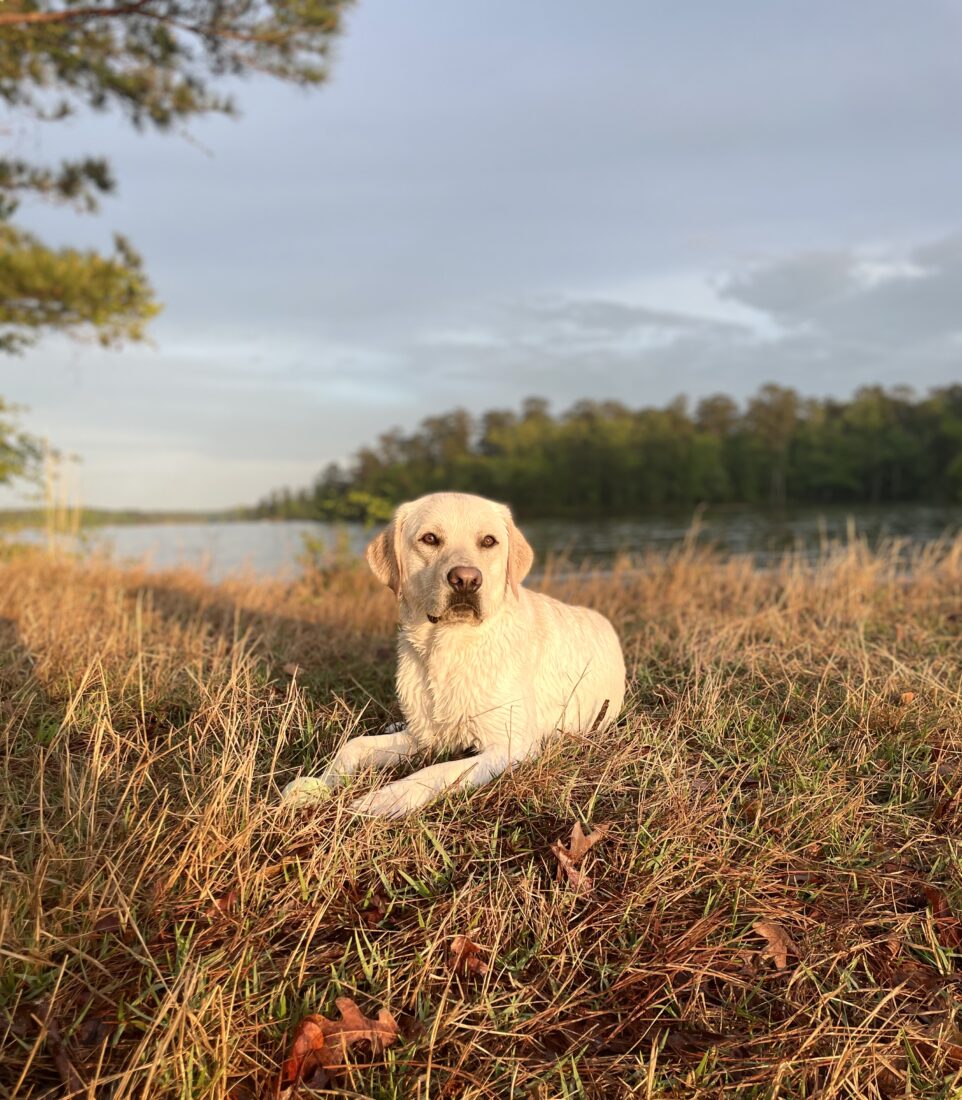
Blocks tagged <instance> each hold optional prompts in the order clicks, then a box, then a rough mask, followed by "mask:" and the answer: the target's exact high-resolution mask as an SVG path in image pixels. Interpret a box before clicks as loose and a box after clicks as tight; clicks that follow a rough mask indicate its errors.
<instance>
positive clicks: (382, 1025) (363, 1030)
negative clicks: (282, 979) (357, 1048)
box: [278, 997, 398, 1096]
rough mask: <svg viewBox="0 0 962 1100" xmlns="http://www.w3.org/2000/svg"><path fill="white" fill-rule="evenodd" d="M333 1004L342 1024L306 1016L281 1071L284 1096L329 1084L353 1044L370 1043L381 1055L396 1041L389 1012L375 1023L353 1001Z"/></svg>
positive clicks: (395, 1028) (382, 1013)
mask: <svg viewBox="0 0 962 1100" xmlns="http://www.w3.org/2000/svg"><path fill="white" fill-rule="evenodd" d="M334 1003H335V1004H336V1005H337V1010H338V1012H339V1013H340V1014H341V1018H340V1020H328V1019H327V1018H326V1017H325V1016H305V1017H304V1019H303V1020H301V1022H300V1025H299V1027H298V1029H297V1033H296V1034H295V1036H294V1043H293V1045H292V1046H291V1053H290V1054H289V1055H288V1057H287V1059H286V1060H285V1062H284V1064H283V1066H282V1067H281V1075H280V1081H279V1086H278V1088H279V1094H280V1095H281V1096H284V1095H289V1093H288V1092H287V1090H292V1089H293V1088H294V1087H295V1086H296V1085H297V1084H299V1083H300V1082H304V1083H305V1084H320V1086H321V1087H323V1086H324V1084H326V1083H327V1081H328V1080H329V1076H328V1074H327V1073H326V1071H327V1070H337V1069H340V1068H341V1067H343V1066H344V1065H345V1064H346V1061H347V1051H348V1047H350V1046H352V1045H353V1044H354V1043H362V1042H363V1043H370V1045H371V1048H372V1050H373V1051H374V1053H375V1054H380V1053H381V1051H382V1050H384V1049H385V1048H386V1047H389V1046H391V1044H392V1043H394V1042H396V1041H397V1037H398V1026H397V1023H396V1022H395V1020H394V1017H393V1016H392V1015H391V1013H390V1012H388V1010H387V1009H386V1008H382V1009H380V1011H379V1012H378V1014H377V1019H376V1020H372V1019H370V1018H368V1017H367V1016H365V1015H364V1013H363V1012H361V1010H360V1009H359V1008H358V1007H357V1005H356V1004H355V1002H354V1001H352V1000H351V998H350V997H338V998H337V1000H336V1001H335V1002H334ZM318 1078H320V1080H319V1081H318ZM280 1090H284V1091H280Z"/></svg>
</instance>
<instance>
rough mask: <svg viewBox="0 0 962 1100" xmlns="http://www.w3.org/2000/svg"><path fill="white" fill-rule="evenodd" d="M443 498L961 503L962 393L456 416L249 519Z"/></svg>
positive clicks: (531, 511) (579, 502)
mask: <svg viewBox="0 0 962 1100" xmlns="http://www.w3.org/2000/svg"><path fill="white" fill-rule="evenodd" d="M442 489H455V490H460V491H463V492H471V493H479V494H481V495H483V496H488V497H493V498H495V499H500V500H504V501H507V502H509V503H510V504H512V505H513V506H514V507H515V508H516V509H517V510H518V511H519V512H520V513H521V514H522V515H524V516H556V517H563V516H568V515H596V516H630V515H633V514H638V513H643V512H647V511H655V510H658V509H669V508H673V507H685V506H691V505H695V504H698V503H702V502H706V503H743V504H753V505H775V506H783V505H786V504H792V503H825V504H830V503H837V504H847V503H853V504H854V503H862V502H865V503H869V502H870V503H875V504H880V503H886V502H899V501H933V502H936V501H942V502H948V501H962V385H954V386H947V387H943V388H940V389H934V390H932V391H930V392H929V393H928V394H927V395H926V396H924V397H921V396H917V395H916V394H915V393H914V392H913V391H912V390H910V389H909V388H907V387H897V388H894V389H889V390H886V389H884V388H882V387H881V386H869V387H865V388H863V389H860V390H858V391H857V392H856V393H855V394H854V396H853V397H851V398H850V399H849V400H837V399H835V398H808V397H802V396H801V395H800V394H798V393H797V392H796V391H795V390H792V389H787V388H785V387H783V386H777V385H772V384H769V385H766V386H763V387H762V388H761V389H760V390H759V391H758V392H757V393H756V394H755V395H754V396H753V397H751V398H750V399H749V400H748V401H746V402H745V403H744V404H743V405H739V403H738V402H736V401H735V400H733V399H732V398H731V397H727V396H724V395H721V394H718V395H714V396H711V397H706V398H704V399H702V400H700V401H698V402H697V403H696V404H695V405H694V406H692V405H691V404H690V403H689V402H688V401H687V400H686V399H685V398H681V397H680V398H677V399H676V400H674V401H672V402H671V403H670V404H669V405H667V406H666V407H664V408H641V409H631V408H628V407H627V406H626V405H623V404H621V403H619V402H615V401H603V402H598V401H587V400H585V401H579V402H577V403H576V404H575V405H573V406H572V407H571V408H570V409H568V410H567V411H566V412H563V413H561V414H560V415H552V413H551V411H550V409H549V405H548V402H547V401H545V400H543V399H542V398H529V399H528V400H526V401H525V402H524V403H523V405H522V406H521V409H520V410H519V411H517V412H515V411H513V410H510V409H495V410H492V411H490V412H486V413H483V414H482V415H481V416H478V417H475V416H472V415H471V414H470V413H468V412H466V411H465V410H464V409H456V410H454V411H453V412H449V413H446V414H444V415H441V416H430V417H427V418H426V419H425V420H423V421H422V423H421V425H420V427H419V428H418V429H417V430H416V431H414V432H412V433H410V434H405V433H404V432H402V431H400V430H398V429H394V430H392V431H389V432H385V433H384V434H383V435H381V436H380V438H379V439H378V440H377V442H376V443H375V444H373V445H371V446H366V447H362V448H361V449H360V450H359V451H358V452H357V454H356V455H355V456H354V458H353V459H352V461H351V462H350V463H348V464H346V465H338V464H331V465H329V466H327V467H326V469H324V470H323V471H322V472H321V474H320V475H319V476H318V478H317V479H316V480H315V482H314V484H313V485H311V486H310V487H309V488H306V489H302V490H300V491H291V490H280V491H277V492H273V493H271V494H270V495H269V496H268V497H267V498H265V499H264V500H262V501H261V502H260V503H259V504H258V505H257V506H256V508H254V509H253V510H252V514H253V515H256V516H265V517H277V518H292V519H293V518H305V519H308V518H310V519H313V518H316V519H334V518H339V519H362V520H368V519H369V520H378V519H382V518H384V517H385V516H386V515H388V514H389V513H390V509H391V507H392V506H393V505H394V504H396V503H397V502H399V501H402V500H407V499H410V498H412V497H416V496H419V495H421V494H422V493H428V492H433V491H436V490H442Z"/></svg>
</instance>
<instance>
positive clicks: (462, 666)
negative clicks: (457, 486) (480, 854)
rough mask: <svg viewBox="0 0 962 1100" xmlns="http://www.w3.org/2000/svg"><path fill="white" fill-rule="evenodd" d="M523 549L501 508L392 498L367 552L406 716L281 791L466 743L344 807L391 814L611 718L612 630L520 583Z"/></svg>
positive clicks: (479, 501)
mask: <svg viewBox="0 0 962 1100" xmlns="http://www.w3.org/2000/svg"><path fill="white" fill-rule="evenodd" d="M431 536H434V539H436V540H437V544H436V545H433V544H431V543H432V539H431ZM492 540H494V542H493V545H491V542H492ZM533 557H534V555H533V553H532V551H531V547H530V546H529V545H528V543H527V541H526V540H525V538H524V536H523V535H522V534H521V532H520V531H519V530H518V529H517V528H516V527H515V525H514V521H513V520H512V518H511V513H510V511H509V510H508V509H507V508H506V507H505V506H504V505H502V504H495V503H493V502H492V501H489V500H484V499H483V498H481V497H475V496H468V495H466V494H463V493H433V494H431V495H430V496H426V497H422V498H421V499H420V500H416V501H413V502H412V503H410V504H403V505H401V507H400V508H398V510H397V513H396V514H395V516H394V519H393V520H392V521H391V523H390V524H389V525H388V527H387V528H386V529H385V530H384V531H383V532H382V533H381V534H380V535H379V536H378V537H377V538H376V539H375V540H374V541H373V542H372V543H371V545H370V546H369V547H368V550H367V559H368V562H369V563H370V565H371V568H372V570H373V571H374V573H375V574H376V575H377V576H378V578H379V579H380V580H382V581H383V582H384V583H385V584H387V585H389V586H390V587H391V589H392V591H393V592H394V593H395V594H396V596H397V598H398V610H399V617H400V636H399V642H398V672H397V687H398V696H399V698H400V702H401V710H402V711H403V712H404V718H405V725H404V726H403V727H400V728H391V729H389V730H388V732H386V733H383V734H380V735H378V736H373V737H355V738H353V739H352V740H350V741H347V742H346V743H345V744H344V745H343V746H342V748H341V749H340V750H339V751H338V752H337V753H336V755H335V756H334V759H333V760H332V761H331V763H330V765H329V766H328V767H327V769H326V770H325V771H324V773H323V774H322V775H321V776H319V777H317V778H309V777H303V778H301V779H295V780H294V782H293V783H290V784H288V786H287V787H286V788H285V789H284V794H283V798H284V801H285V802H286V803H288V804H291V805H296V806H303V805H309V804H311V803H313V802H316V801H319V800H320V799H321V798H323V797H325V796H326V794H327V793H328V792H329V791H330V789H331V788H332V787H334V786H335V785H336V784H337V783H338V782H339V781H340V780H341V779H343V778H344V777H346V776H349V775H352V774H354V773H356V772H358V771H361V770H363V769H365V768H367V767H370V766H372V765H377V766H386V765H391V764H396V763H398V762H399V761H401V760H407V759H410V758H414V757H421V756H431V755H438V754H440V753H451V752H458V751H472V750H473V751H474V752H475V754H476V755H473V756H469V757H466V758H464V759H460V760H450V761H447V762H445V763H440V764H433V765H431V766H430V767H426V768H422V769H421V770H420V771H416V772H414V773H413V774H411V775H409V776H406V777H405V778H403V779H399V780H397V781H395V782H393V783H388V784H387V785H386V786H383V787H380V788H379V789H376V790H374V791H372V792H371V793H370V794H368V795H365V796H364V797H363V798H360V799H358V800H357V801H356V802H354V803H353V805H352V808H353V809H354V810H355V811H356V812H358V813H363V814H372V815H376V816H380V817H397V816H401V815H402V814H405V813H408V812H410V811H412V810H416V809H417V808H418V807H420V806H424V805H425V804H426V803H428V802H430V801H431V800H432V799H434V798H436V797H437V796H438V795H439V794H441V792H442V791H445V790H448V789H451V788H467V787H474V786H478V785H479V784H481V783H486V782H488V780H490V779H492V778H493V777H494V776H496V775H499V774H500V773H501V772H503V771H504V770H505V769H506V768H509V767H511V766H512V765H513V764H516V763H517V762H518V761H521V760H525V759H529V758H530V757H532V756H535V755H537V753H538V752H539V751H540V749H541V745H542V742H543V741H544V739H545V738H546V737H550V736H552V735H554V734H556V733H562V734H563V733H577V732H587V731H588V730H591V729H592V728H593V726H594V725H595V724H596V723H597V724H598V727H599V728H604V727H605V726H607V725H609V724H610V723H611V722H613V721H614V720H615V719H616V718H617V716H618V713H619V711H620V710H621V705H622V702H623V700H624V695H625V663H624V658H623V657H622V653H621V646H620V644H619V642H618V638H617V635H616V634H615V632H614V629H613V628H612V626H611V624H610V623H609V622H608V620H607V619H606V618H604V616H602V615H599V614H598V612H596V611H591V610H589V609H588V608H585V607H571V606H569V605H568V604H564V603H560V602H559V601H558V600H554V599H552V598H551V597H550V596H545V595H541V594H540V593H537V592H529V591H528V590H527V589H526V588H524V587H523V586H522V584H521V582H522V581H523V579H524V577H525V575H526V574H527V572H528V570H529V569H530V568H531V563H532V561H533ZM458 566H468V567H472V568H474V569H478V570H480V572H481V575H482V581H481V586H480V588H479V589H478V590H477V592H476V594H475V597H476V598H475V600H474V602H473V605H472V601H471V599H470V597H465V596H464V595H463V594H459V593H457V592H455V591H454V590H453V589H452V587H451V585H450V583H449V581H448V574H449V572H450V570H451V569H452V568H455V567H458ZM452 604H453V605H454V606H452ZM459 604H460V606H459Z"/></svg>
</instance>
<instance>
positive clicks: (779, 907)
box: [0, 543, 962, 1100]
mask: <svg viewBox="0 0 962 1100" xmlns="http://www.w3.org/2000/svg"><path fill="white" fill-rule="evenodd" d="M542 583H543V586H544V587H546V588H548V589H549V590H552V591H554V592H556V593H557V594H559V595H561V596H563V597H565V598H569V599H575V600H578V601H583V602H586V603H590V604H592V605H593V606H596V607H598V608H599V609H601V610H602V611H604V612H605V613H606V614H608V615H610V616H611V618H612V619H613V621H614V622H615V624H616V625H617V627H618V629H619V630H620V632H621V633H622V636H623V638H624V641H625V648H626V654H627V658H628V665H629V670H630V675H631V678H632V686H631V691H630V696H629V701H628V704H627V707H626V711H625V713H624V714H623V716H622V719H621V721H620V722H619V723H618V725H617V728H615V729H613V730H611V731H609V732H607V733H605V734H604V735H601V736H599V735H586V736H585V737H583V738H582V739H580V740H578V741H575V742H568V743H567V744H560V745H556V746H554V747H553V748H551V749H550V750H549V751H548V752H547V753H546V754H545V755H544V756H543V757H542V758H541V759H539V760H538V761H537V762H535V763H532V764H530V765H527V766H525V767H523V768H520V769H518V770H517V771H516V772H515V773H514V774H512V775H510V776H506V777H504V778H503V779H502V780H500V781H499V782H497V783H495V784H493V785H492V786H490V787H488V788H485V789H483V790H481V791H479V792H477V793H475V794H473V795H471V796H470V797H469V798H466V797H464V796H459V797H458V798H456V799H454V800H451V801H448V802H446V803H441V804H439V805H437V806H436V807H434V808H432V809H430V810H429V811H428V812H427V813H426V814H424V815H423V816H421V817H420V818H417V819H414V820H410V821H407V822H404V823H401V824H398V825H384V824H383V823H378V822H358V821H355V820H351V819H350V818H349V817H348V816H347V815H346V813H345V812H344V809H343V807H344V805H345V803H346V798H345V797H341V798H339V799H337V800H335V801H333V802H332V803H330V804H329V805H327V806H325V807H324V808H323V809H322V810H320V811H318V812H316V813H313V814H309V815H302V816H299V817H291V816H290V815H285V814H282V813H280V812H279V811H278V810H277V808H276V797H277V792H278V787H279V785H282V784H283V783H284V782H286V781H287V780H288V779H289V778H291V777H292V776H293V775H294V774H296V773H297V771H298V770H299V769H301V768H316V767H318V766H319V765H320V764H321V762H322V761H323V760H324V759H325V757H326V756H327V755H328V754H329V753H330V751H331V749H332V748H333V747H334V746H335V745H336V744H337V743H338V741H339V740H340V739H341V738H343V737H345V736H348V735H351V734H354V733H358V732H365V731H373V730H376V729H378V728H379V727H381V726H382V725H383V724H384V723H385V722H386V721H388V720H390V719H392V718H394V717H396V716H397V711H396V709H395V703H394V701H393V695H392V676H393V655H392V633H393V626H392V624H393V608H392V602H391V598H390V594H389V593H388V592H386V591H384V590H381V589H379V588H378V587H377V585H376V584H375V582H374V581H373V580H372V579H370V578H368V576H367V575H366V573H364V572H363V571H360V570H359V571H356V572H351V571H350V570H347V571H340V572H334V573H330V574H327V575H323V576H322V575H317V576H308V577H307V578H305V580H304V581H303V582H302V583H299V584H298V585H297V586H295V587H290V586H284V587H282V586H280V585H279V584H254V583H241V582H237V583H230V584H225V585H222V586H219V587H211V586H209V585H207V584H205V583H204V582H203V581H202V579H200V578H199V577H197V576H195V575H192V574H190V573H184V572H181V573H170V574H166V575H161V576H158V575H152V574H147V573H138V572H121V571H119V570H117V569H115V568H113V567H109V566H105V565H100V564H91V565H89V566H88V567H85V568H81V567H80V566H78V565H76V564H74V563H71V562H69V561H54V560H49V559H46V558H43V557H41V556H34V555H30V554H27V555H21V556H19V557H17V558H15V559H12V560H10V561H9V562H8V563H7V564H5V565H3V566H0V731H2V741H0V845H2V849H0V880H2V897H0V943H2V951H3V964H2V975H0V998H2V1005H3V1015H2V1019H0V1034H2V1047H0V1093H2V1094H3V1095H5V1096H6V1095H16V1096H23V1097H40V1096H65V1095H69V1094H70V1091H69V1090H70V1089H71V1088H72V1089H73V1090H74V1092H73V1095H77V1096H83V1095H89V1096H94V1095H96V1097H97V1098H98V1100H99V1098H100V1097H104V1096H108V1097H116V1098H125V1097H151V1098H153V1097H163V1098H166V1097H171V1098H174V1097H176V1098H187V1097H198V1098H199V1097H211V1098H224V1097H231V1098H233V1100H241V1098H251V1097H260V1096H268V1095H274V1094H276V1091H277V1090H276V1088H274V1085H275V1084H276V1081H277V1072H278V1067H279V1065H280V1063H281V1061H282V1060H283V1059H284V1057H285V1056H286V1055H287V1053H288V1051H289V1049H290V1045H291V1042H292V1039H293V1036H294V1033H295V1030H296V1027H297V1024H298V1022H299V1021H300V1020H301V1019H302V1017H304V1016H305V1014H310V1013H317V1014H323V1015H325V1016H329V1017H333V1016H336V1012H335V1009H334V1000H335V998H336V997H344V996H346V997H350V998H352V999H353V1000H354V1001H356V1002H357V1004H358V1005H359V1006H360V1008H361V1009H362V1010H363V1011H364V1012H365V1013H366V1014H367V1015H368V1016H376V1014H377V1011H378V1010H379V1009H386V1010H387V1011H389V1012H390V1013H391V1014H392V1016H393V1018H394V1020H395V1021H396V1022H397V1025H398V1028H399V1031H400V1036H399V1039H398V1041H397V1042H396V1043H395V1044H394V1045H392V1046H391V1047H390V1048H389V1049H387V1050H386V1051H384V1052H382V1053H372V1051H371V1050H370V1049H366V1048H365V1046H364V1045H363V1044H358V1045H357V1046H356V1047H355V1048H353V1051H352V1054H351V1059H352V1064H351V1065H350V1067H348V1068H347V1069H345V1070H343V1071H340V1072H334V1073H332V1074H331V1075H330V1079H329V1081H328V1083H327V1086H326V1087H327V1089H328V1090H332V1089H335V1088H336V1089H340V1090H346V1094H347V1095H355V1096H370V1097H399V1098H400V1097H423V1098H426V1097H476V1098H481V1097H485V1098H487V1097H491V1098H494V1097H508V1096H519V1097H531V1098H541V1100H548V1098H554V1097H574V1096H589V1097H619V1096H627V1095H637V1096H651V1097H667V1096H696V1095H698V1096H710V1097H714V1096H722V1095H730V1096H746V1097H748V1096H757V1097H774V1096H780V1097H815V1096H818V1097H821V1098H826V1097H834V1096H843V1097H881V1096H919V1097H921V1096H926V1097H940V1096H944V1097H949V1096H954V1095H957V1093H958V1089H959V1087H960V1083H962V1035H960V1034H959V1031H958V1030H957V1027H956V1022H955V1016H956V1010H957V1007H958V1004H959V990H960V986H959V984H958V975H957V964H958V961H959V954H960V944H962V926H960V924H959V921H958V920H957V918H956V916H955V914H956V913H959V914H962V880H960V867H959V845H958V841H957V840H956V839H955V837H956V836H957V831H958V825H959V823H960V820H962V815H960V805H962V794H960V777H962V727H960V719H962V697H960V684H962V646H960V642H962V543H959V544H956V545H954V546H952V547H941V548H934V549H929V550H927V551H925V552H922V553H920V554H919V556H918V557H917V558H916V560H915V562H914V564H913V567H912V569H911V570H910V571H909V572H908V573H907V574H906V573H905V572H904V571H902V572H900V571H899V570H898V569H897V568H896V565H895V558H894V556H893V555H891V554H886V553H882V554H879V555H871V554H869V553H868V552H866V551H864V550H861V549H859V548H857V547H855V548H850V549H847V550H845V551H842V552H839V553H838V554H837V555H835V556H834V557H832V558H831V559H829V560H826V561H824V562H822V563H821V564H820V565H817V566H812V565H806V564H803V563H800V562H791V561H786V563H785V564H784V565H783V566H782V567H781V568H779V569H775V570H772V571H767V572H760V571H757V570H754V569H753V568H752V566H751V565H750V563H748V562H746V561H740V560H734V561H730V562H727V563H726V562H720V561H716V560H713V559H712V558H711V557H709V556H703V555H700V554H695V553H694V552H682V553H679V554H678V555H676V556H675V557H674V558H672V559H668V560H664V559H657V560H656V559H651V560H649V561H647V562H645V563H644V568H643V569H642V570H640V571H629V570H627V569H626V568H624V567H620V568H618V569H616V570H615V573H614V575H613V576H610V577H607V578H605V579H603V580H593V579H591V578H582V579H577V578H574V579H571V578H568V579H565V580H564V581H552V579H551V575H550V573H549V575H548V577H547V578H546V579H545V581H544V582H542ZM576 821H582V822H583V823H584V824H585V825H590V826H598V825H602V824H605V825H609V826H610V831H609V832H608V834H607V836H606V837H605V839H604V840H603V841H602V842H601V843H600V844H598V845H596V846H595V847H594V848H593V849H592V850H591V852H590V853H589V854H588V855H587V856H586V857H585V860H584V863H583V867H584V869H585V870H586V871H587V872H588V873H589V874H590V877H591V886H590V888H589V889H585V890H582V891H577V890H576V889H575V888H574V887H573V885H572V884H571V882H570V881H569V880H568V879H567V877H565V878H563V879H559V877H558V873H557V869H558V866H559V864H558V859H557V858H556V856H555V855H554V854H553V852H552V851H551V845H552V844H553V842H555V841H557V840H559V839H565V840H567V838H568V836H569V835H570V833H571V829H572V826H573V824H574V823H575V822H576ZM459 935H465V936H468V937H469V938H470V939H471V941H473V942H474V943H475V944H477V945H478V946H479V948H480V951H479V954H478V955H477V956H476V959H477V960H478V962H480V963H483V964H486V968H485V966H483V965H482V966H475V967H470V966H468V967H465V966H464V965H460V966H458V965H456V961H457V960H456V959H455V958H453V957H452V954H451V944H452V941H453V939H454V937H456V936H459ZM458 971H463V972H462V973H459V972H458ZM473 971H474V972H473ZM482 971H483V972H482ZM320 1094H321V1095H323V1094H324V1093H323V1092H322V1093H320ZM327 1094H328V1095H330V1094H331V1091H328V1093H327ZM341 1094H343V1093H341ZM302 1095H307V1093H306V1092H304V1091H303V1090H302Z"/></svg>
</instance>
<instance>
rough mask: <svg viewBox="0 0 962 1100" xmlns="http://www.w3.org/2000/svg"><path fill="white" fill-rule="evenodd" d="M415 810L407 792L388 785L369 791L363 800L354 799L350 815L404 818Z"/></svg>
mask: <svg viewBox="0 0 962 1100" xmlns="http://www.w3.org/2000/svg"><path fill="white" fill-rule="evenodd" d="M415 808H416V805H412V804H411V800H410V797H409V795H408V792H406V791H405V790H404V789H403V787H401V786H400V785H399V784H397V783H388V785H387V786H386V787H381V788H380V789H378V790H376V791H371V792H370V793H369V794H366V795H364V796H363V798H356V799H355V800H354V801H353V802H352V803H351V806H350V809H351V813H355V814H358V815H360V816H361V817H383V818H397V817H404V815H405V814H408V813H410V812H411V811H412V810H413V809H415Z"/></svg>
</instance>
